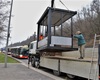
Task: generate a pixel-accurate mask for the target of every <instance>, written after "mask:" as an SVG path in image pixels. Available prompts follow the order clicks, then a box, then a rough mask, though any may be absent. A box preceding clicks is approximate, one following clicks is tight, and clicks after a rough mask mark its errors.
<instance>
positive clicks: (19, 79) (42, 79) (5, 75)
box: [0, 63, 64, 80]
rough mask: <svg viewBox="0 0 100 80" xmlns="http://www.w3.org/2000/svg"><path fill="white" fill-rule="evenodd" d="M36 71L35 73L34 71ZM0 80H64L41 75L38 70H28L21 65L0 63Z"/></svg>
mask: <svg viewBox="0 0 100 80" xmlns="http://www.w3.org/2000/svg"><path fill="white" fill-rule="evenodd" d="M36 70H37V71H36ZM0 80H64V79H61V78H58V77H56V76H55V77H54V76H53V75H51V77H50V75H48V74H47V75H46V73H45V72H44V73H41V71H39V70H38V69H34V68H32V67H30V69H28V68H27V67H26V66H25V64H23V63H8V64H7V68H4V63H0Z"/></svg>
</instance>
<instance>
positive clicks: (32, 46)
mask: <svg viewBox="0 0 100 80" xmlns="http://www.w3.org/2000/svg"><path fill="white" fill-rule="evenodd" d="M29 54H36V41H32V42H31V43H30V45H29Z"/></svg>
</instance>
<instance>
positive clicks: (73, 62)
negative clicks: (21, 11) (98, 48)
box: [28, 7, 98, 80]
mask: <svg viewBox="0 0 100 80" xmlns="http://www.w3.org/2000/svg"><path fill="white" fill-rule="evenodd" d="M76 14H77V12H76V11H71V10H65V9H59V8H53V7H47V8H46V10H45V11H44V13H43V15H42V16H41V18H40V19H39V21H38V22H37V24H38V27H37V40H36V41H33V42H31V43H30V46H29V59H28V60H29V61H28V62H31V65H32V66H33V67H36V68H39V67H40V66H42V67H45V68H48V69H51V70H53V73H54V74H55V75H60V74H61V73H62V72H63V73H66V74H67V76H69V77H70V78H74V77H75V76H79V77H83V78H86V79H89V77H90V79H92V80H98V78H97V76H96V71H97V68H96V66H97V57H98V55H97V53H96V54H95V57H94V59H93V64H92V69H91V73H90V68H91V60H92V58H91V57H92V55H91V54H92V49H91V48H88V49H86V57H85V58H84V59H78V57H79V51H78V48H76V47H74V39H73V16H74V15H76ZM68 20H70V27H71V28H70V30H69V31H70V33H68V34H66V36H64V35H63V25H64V23H65V22H66V21H68ZM58 27H60V32H59V35H58V34H57V30H58ZM41 34H42V35H43V39H39V37H40V35H41ZM95 77H96V79H94V78H95ZM90 79H89V80H90Z"/></svg>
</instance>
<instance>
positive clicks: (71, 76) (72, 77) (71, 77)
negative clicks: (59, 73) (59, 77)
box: [67, 74, 75, 79]
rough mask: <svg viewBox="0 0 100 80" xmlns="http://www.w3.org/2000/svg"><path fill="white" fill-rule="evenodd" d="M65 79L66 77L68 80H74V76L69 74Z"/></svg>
mask: <svg viewBox="0 0 100 80" xmlns="http://www.w3.org/2000/svg"><path fill="white" fill-rule="evenodd" d="M67 77H68V78H69V79H74V78H75V76H74V75H71V74H67Z"/></svg>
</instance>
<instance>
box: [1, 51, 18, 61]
mask: <svg viewBox="0 0 100 80" xmlns="http://www.w3.org/2000/svg"><path fill="white" fill-rule="evenodd" d="M4 62H5V54H3V53H0V63H4ZM7 63H19V62H18V61H17V60H15V59H13V58H11V57H9V56H8V57H7Z"/></svg>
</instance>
